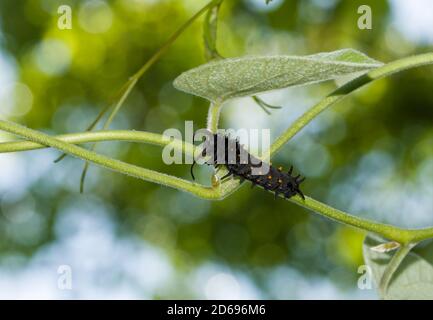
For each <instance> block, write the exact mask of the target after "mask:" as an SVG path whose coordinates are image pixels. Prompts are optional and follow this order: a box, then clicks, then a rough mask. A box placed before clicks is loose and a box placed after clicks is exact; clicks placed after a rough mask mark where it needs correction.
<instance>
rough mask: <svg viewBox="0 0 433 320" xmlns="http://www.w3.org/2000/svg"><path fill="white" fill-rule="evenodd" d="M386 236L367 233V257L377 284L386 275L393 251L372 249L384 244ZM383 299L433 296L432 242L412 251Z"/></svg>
mask: <svg viewBox="0 0 433 320" xmlns="http://www.w3.org/2000/svg"><path fill="white" fill-rule="evenodd" d="M385 242H387V241H384V240H383V239H381V238H379V237H377V236H373V235H368V236H367V237H366V238H365V241H364V245H363V252H364V260H365V263H366V264H367V266H369V267H370V268H371V271H372V274H373V280H374V282H375V284H376V286H377V287H379V284H380V281H381V279H382V277H383V276H384V274H385V272H386V270H387V266H388V264H389V263H390V260H391V258H392V257H393V255H394V254H395V251H392V252H379V251H378V250H374V249H372V248H375V247H376V248H377V246H379V245H381V244H383V243H385ZM381 298H383V299H432V298H433V242H431V241H426V242H424V243H423V244H422V245H419V246H418V247H417V248H416V249H413V250H412V251H411V252H409V253H408V254H407V255H406V257H405V258H404V259H403V261H402V262H401V264H400V265H399V266H398V268H397V269H396V271H395V272H394V274H393V275H392V277H391V280H390V282H389V285H388V288H387V290H386V292H382V293H381Z"/></svg>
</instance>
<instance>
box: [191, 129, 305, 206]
mask: <svg viewBox="0 0 433 320" xmlns="http://www.w3.org/2000/svg"><path fill="white" fill-rule="evenodd" d="M221 146H224V147H223V148H221ZM203 147H204V148H203V151H202V154H201V157H203V158H204V157H208V156H209V153H208V152H207V151H208V150H211V152H210V158H209V159H208V160H206V161H205V163H206V164H208V165H213V166H214V167H215V168H218V167H219V166H221V165H224V166H225V167H226V168H227V170H228V173H227V174H226V175H225V176H224V177H222V178H221V180H224V179H225V178H228V177H230V176H234V177H238V178H239V179H240V181H241V182H243V181H244V180H248V181H250V182H251V183H252V187H254V186H256V185H258V186H260V187H262V188H264V189H265V190H269V191H271V192H273V193H274V195H275V198H277V197H278V195H280V194H281V195H283V196H284V197H285V198H290V197H292V196H294V195H297V194H298V195H300V196H301V197H302V199H304V200H305V196H304V194H303V193H302V191H301V190H300V188H299V186H300V184H301V182H303V181H304V180H305V177H301V175H297V176H292V172H293V166H290V169H289V170H288V171H287V172H283V169H282V167H278V168H276V167H274V166H272V165H270V164H266V163H264V162H262V161H261V160H259V159H258V158H256V157H254V156H253V155H251V154H249V153H248V152H247V151H246V150H245V149H244V147H243V146H242V145H241V144H240V143H239V140H238V139H232V138H230V137H228V136H226V135H224V134H221V133H217V134H212V133H210V134H209V135H208V138H207V139H206V142H205V143H204V144H203ZM194 164H195V161H194V162H193V164H192V166H191V176H192V178H193V180H195V177H194V173H193V167H194ZM263 168H264V169H263ZM262 169H263V170H262Z"/></svg>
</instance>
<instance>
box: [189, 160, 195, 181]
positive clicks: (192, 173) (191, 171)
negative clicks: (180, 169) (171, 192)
mask: <svg viewBox="0 0 433 320" xmlns="http://www.w3.org/2000/svg"><path fill="white" fill-rule="evenodd" d="M195 163H196V162H195V160H194V161H193V163H192V165H191V168H190V173H191V177H192V180H195V177H194V170H193V168H194V165H195Z"/></svg>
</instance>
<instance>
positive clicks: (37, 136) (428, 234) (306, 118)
mask: <svg viewBox="0 0 433 320" xmlns="http://www.w3.org/2000/svg"><path fill="white" fill-rule="evenodd" d="M428 64H433V53H427V54H422V55H418V56H413V57H407V58H403V59H400V60H396V61H394V62H391V63H389V64H386V65H384V66H382V67H379V68H377V69H374V70H373V71H370V72H368V73H366V74H364V75H362V76H360V77H358V78H356V79H354V80H352V81H350V82H348V83H347V84H345V85H344V86H342V87H340V88H338V89H337V90H335V91H334V92H333V93H331V94H330V95H328V96H327V97H326V98H325V99H323V100H322V101H321V102H319V103H318V104H316V105H315V106H313V107H312V108H311V109H309V110H308V111H307V112H306V113H304V114H303V115H302V116H301V117H299V118H298V119H297V120H296V121H295V122H294V123H293V124H292V125H291V126H290V127H289V128H288V129H287V130H286V131H285V132H284V133H283V134H282V135H281V136H280V137H279V138H277V139H276V141H275V142H274V143H273V144H272V146H271V155H273V154H275V153H276V152H277V151H278V150H280V149H281V147H282V146H283V145H284V144H285V143H286V142H288V141H289V140H290V139H291V138H292V137H293V136H294V135H296V133H297V132H299V131H300V130H301V129H302V128H303V127H305V126H306V125H307V124H308V123H309V122H311V121H312V120H313V119H314V118H315V117H316V116H317V115H318V114H319V113H321V112H322V111H324V110H325V109H326V108H328V107H330V106H331V105H333V104H334V103H336V102H338V101H340V100H341V99H342V98H343V97H345V96H346V95H347V94H349V93H351V92H353V91H355V90H356V89H358V88H360V87H362V86H364V85H365V84H367V83H370V82H372V81H374V80H377V79H379V78H382V77H385V76H389V75H391V74H393V73H396V72H400V71H402V70H406V69H409V68H414V67H417V66H421V65H428ZM212 108H213V110H210V111H209V118H208V123H209V124H211V127H210V128H211V129H212V130H213V129H216V128H218V118H219V113H220V110H221V105H220V104H214V105H211V109H212ZM0 130H4V131H7V132H10V133H13V134H16V135H18V136H21V137H23V138H25V139H26V140H29V141H23V142H6V143H0V153H1V152H14V151H24V150H31V149H37V148H42V147H44V146H45V147H52V148H55V149H58V150H61V151H63V152H65V153H67V154H70V155H73V156H75V157H78V158H80V159H83V160H86V161H89V162H92V163H94V164H97V165H100V166H102V167H105V168H108V169H111V170H114V171H116V172H119V173H123V174H126V175H130V176H133V177H136V178H139V179H143V180H146V181H150V182H154V183H157V184H161V185H166V186H169V187H172V188H176V189H179V190H183V191H187V192H190V193H192V194H194V195H196V196H198V197H201V198H204V199H209V200H220V199H223V198H225V197H226V196H228V195H229V194H231V193H232V192H233V191H234V190H235V189H236V188H238V187H239V185H240V184H239V182H238V181H236V180H234V179H233V180H231V181H228V182H226V183H223V184H222V185H220V186H219V187H215V188H212V187H207V186H203V185H200V184H197V183H192V182H190V181H187V180H184V179H180V178H177V177H173V176H169V175H166V174H163V173H160V172H156V171H153V170H150V169H145V168H141V167H138V166H135V165H132V164H128V163H125V162H123V161H120V160H116V159H112V158H109V157H107V156H104V155H101V154H98V153H96V152H94V151H90V150H87V149H84V148H82V147H79V146H76V145H74V143H84V142H98V141H113V140H124V141H136V142H144V143H151V144H157V145H161V146H162V145H166V144H168V143H169V140H167V139H164V137H163V136H161V135H158V134H154V133H147V132H139V131H124V130H118V131H100V132H86V133H78V134H68V135H61V136H57V137H52V136H50V135H47V134H45V133H42V132H38V131H36V130H32V129H29V128H26V127H24V126H21V125H19V124H16V123H13V122H10V121H5V120H0ZM175 145H176V146H177V147H178V148H182V150H183V151H184V152H188V153H191V152H193V151H194V147H193V146H192V145H188V144H186V143H184V142H182V141H176V142H175ZM289 200H290V201H292V202H294V203H296V204H298V205H301V206H302V207H304V208H307V209H310V210H312V211H314V212H317V213H319V214H321V215H324V216H326V217H328V218H331V219H333V220H336V221H338V222H341V223H344V224H348V225H351V226H354V227H357V228H360V229H363V230H366V231H371V232H374V233H376V234H378V235H381V236H383V237H385V238H388V239H391V240H395V241H397V242H399V243H401V244H403V245H407V244H411V243H416V242H419V241H421V240H425V239H428V238H432V237H433V227H431V228H423V229H403V228H399V227H396V226H392V225H388V224H382V223H378V222H375V221H371V220H368V219H364V218H360V217H355V216H353V215H350V214H348V213H346V212H344V211H341V210H338V209H335V208H332V207H330V206H328V205H326V204H323V203H321V202H319V201H317V200H314V199H312V198H310V197H306V199H305V201H304V200H302V199H301V198H299V197H292V198H290V199H289Z"/></svg>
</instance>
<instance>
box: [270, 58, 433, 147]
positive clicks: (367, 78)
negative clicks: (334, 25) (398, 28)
mask: <svg viewBox="0 0 433 320" xmlns="http://www.w3.org/2000/svg"><path fill="white" fill-rule="evenodd" d="M429 64H433V53H426V54H420V55H417V56H412V57H407V58H403V59H400V60H396V61H393V62H390V63H388V64H386V65H384V66H382V67H379V68H377V69H374V70H372V71H370V72H368V73H366V74H364V75H362V76H360V77H358V78H356V79H354V80H352V81H350V82H348V83H346V84H345V85H343V86H342V87H340V88H338V89H336V90H335V91H333V92H332V93H331V94H329V95H328V96H327V97H326V98H324V99H323V100H322V101H320V102H319V103H317V104H316V105H314V106H313V107H312V108H310V109H309V110H307V111H306V112H305V113H304V114H303V115H301V116H300V117H299V118H298V119H297V120H296V121H295V122H294V123H293V124H292V125H291V126H290V127H289V128H287V130H286V131H285V132H284V133H283V134H282V135H281V136H279V137H278V138H277V139H276V140H275V142H274V143H273V144H272V146H271V152H270V153H271V155H274V154H275V153H276V152H278V151H279V150H280V149H281V148H282V147H283V146H284V145H285V144H286V143H287V141H289V140H290V139H291V138H293V137H294V136H295V135H296V134H297V133H298V132H299V131H300V130H301V129H302V128H304V127H305V126H306V125H307V124H308V123H310V122H311V121H312V120H313V119H314V118H316V117H317V116H318V115H319V114H320V113H321V112H323V111H324V110H325V109H327V108H329V107H330V106H332V105H334V104H335V103H337V102H339V101H340V100H342V99H343V98H344V97H346V96H347V95H348V94H349V93H351V92H353V91H355V90H357V89H359V88H361V87H363V86H364V85H366V84H367V83H371V82H373V81H375V80H378V79H380V78H383V77H386V76H390V75H392V74H394V73H397V72H401V71H404V70H407V69H412V68H415V67H419V66H423V65H429Z"/></svg>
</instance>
